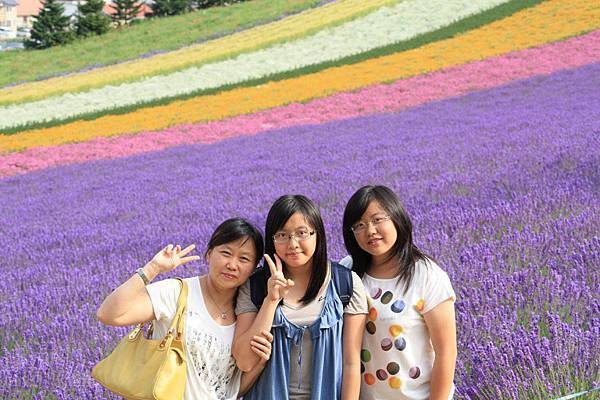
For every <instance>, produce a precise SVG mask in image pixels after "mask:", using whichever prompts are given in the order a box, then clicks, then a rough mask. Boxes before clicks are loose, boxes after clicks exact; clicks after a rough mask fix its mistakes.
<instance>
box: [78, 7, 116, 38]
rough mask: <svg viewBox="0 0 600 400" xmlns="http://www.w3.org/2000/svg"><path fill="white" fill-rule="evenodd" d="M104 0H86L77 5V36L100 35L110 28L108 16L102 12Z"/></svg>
mask: <svg viewBox="0 0 600 400" xmlns="http://www.w3.org/2000/svg"><path fill="white" fill-rule="evenodd" d="M103 10H104V0H87V1H86V2H85V3H82V4H79V5H78V6H77V11H78V13H77V22H76V23H75V28H76V33H77V36H84V37H85V36H93V35H102V34H105V33H106V32H108V30H109V29H110V18H109V17H108V16H107V15H106V14H104V11H103Z"/></svg>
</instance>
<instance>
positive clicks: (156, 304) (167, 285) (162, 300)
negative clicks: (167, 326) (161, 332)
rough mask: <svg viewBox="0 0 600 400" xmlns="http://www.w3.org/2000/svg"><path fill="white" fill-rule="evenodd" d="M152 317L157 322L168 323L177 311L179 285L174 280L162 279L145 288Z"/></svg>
mask: <svg viewBox="0 0 600 400" xmlns="http://www.w3.org/2000/svg"><path fill="white" fill-rule="evenodd" d="M146 290H147V291H148V295H150V301H152V308H153V309H154V316H155V317H156V320H157V321H162V320H167V321H170V320H172V319H173V317H174V316H175V311H177V299H178V298H179V292H180V291H181V285H180V283H179V282H178V281H177V280H175V279H164V280H162V281H158V282H154V283H151V284H150V285H148V286H146Z"/></svg>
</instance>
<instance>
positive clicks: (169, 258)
mask: <svg viewBox="0 0 600 400" xmlns="http://www.w3.org/2000/svg"><path fill="white" fill-rule="evenodd" d="M195 248H196V245H194V244H192V245H190V246H188V247H186V248H185V249H183V250H181V246H180V245H177V246H174V247H173V245H172V244H170V245H168V246H167V247H165V248H164V249H162V250H161V251H159V252H158V253H156V255H155V256H154V258H152V261H150V264H153V265H154V267H156V269H157V272H159V273H163V272H169V271H172V270H174V269H175V268H176V267H178V266H180V265H183V264H187V263H189V262H190V261H196V260H199V259H200V257H199V256H189V257H185V256H186V255H187V254H188V253H189V252H190V251H192V250H194V249H195Z"/></svg>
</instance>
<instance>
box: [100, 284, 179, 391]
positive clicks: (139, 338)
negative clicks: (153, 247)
mask: <svg viewBox="0 0 600 400" xmlns="http://www.w3.org/2000/svg"><path fill="white" fill-rule="evenodd" d="M177 279H178V280H179V281H180V282H181V292H180V294H179V298H178V299H177V311H176V312H175V317H174V318H173V322H171V326H170V328H169V330H168V331H167V334H166V335H165V337H164V338H162V339H147V338H146V337H144V334H143V327H144V326H143V325H144V324H139V325H137V326H136V327H135V329H134V330H133V331H131V333H130V334H129V335H127V336H125V337H124V338H123V339H121V341H120V342H119V344H118V345H117V347H116V348H115V349H114V350H113V352H112V353H111V354H110V355H109V356H108V357H106V358H105V359H103V360H101V361H100V362H99V363H98V364H96V365H95V366H94V368H93V369H92V377H93V378H94V379H95V380H97V381H98V382H100V384H101V385H102V386H104V387H105V388H107V389H108V390H110V391H111V392H114V393H116V394H118V395H119V396H121V397H124V398H126V399H128V400H181V399H183V393H184V391H185V382H186V372H187V364H186V362H187V360H186V356H185V349H184V344H183V329H184V322H185V321H184V319H185V318H184V311H185V308H186V303H187V293H188V287H187V284H186V283H185V282H184V281H183V280H182V279H180V278H177ZM150 329H152V326H151V328H150Z"/></svg>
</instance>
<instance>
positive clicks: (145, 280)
mask: <svg viewBox="0 0 600 400" xmlns="http://www.w3.org/2000/svg"><path fill="white" fill-rule="evenodd" d="M135 272H136V273H137V274H138V275H139V276H140V278H142V280H143V281H144V285H147V284H149V283H150V279H148V277H147V276H146V274H145V273H144V269H143V268H138V269H136V270H135Z"/></svg>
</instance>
